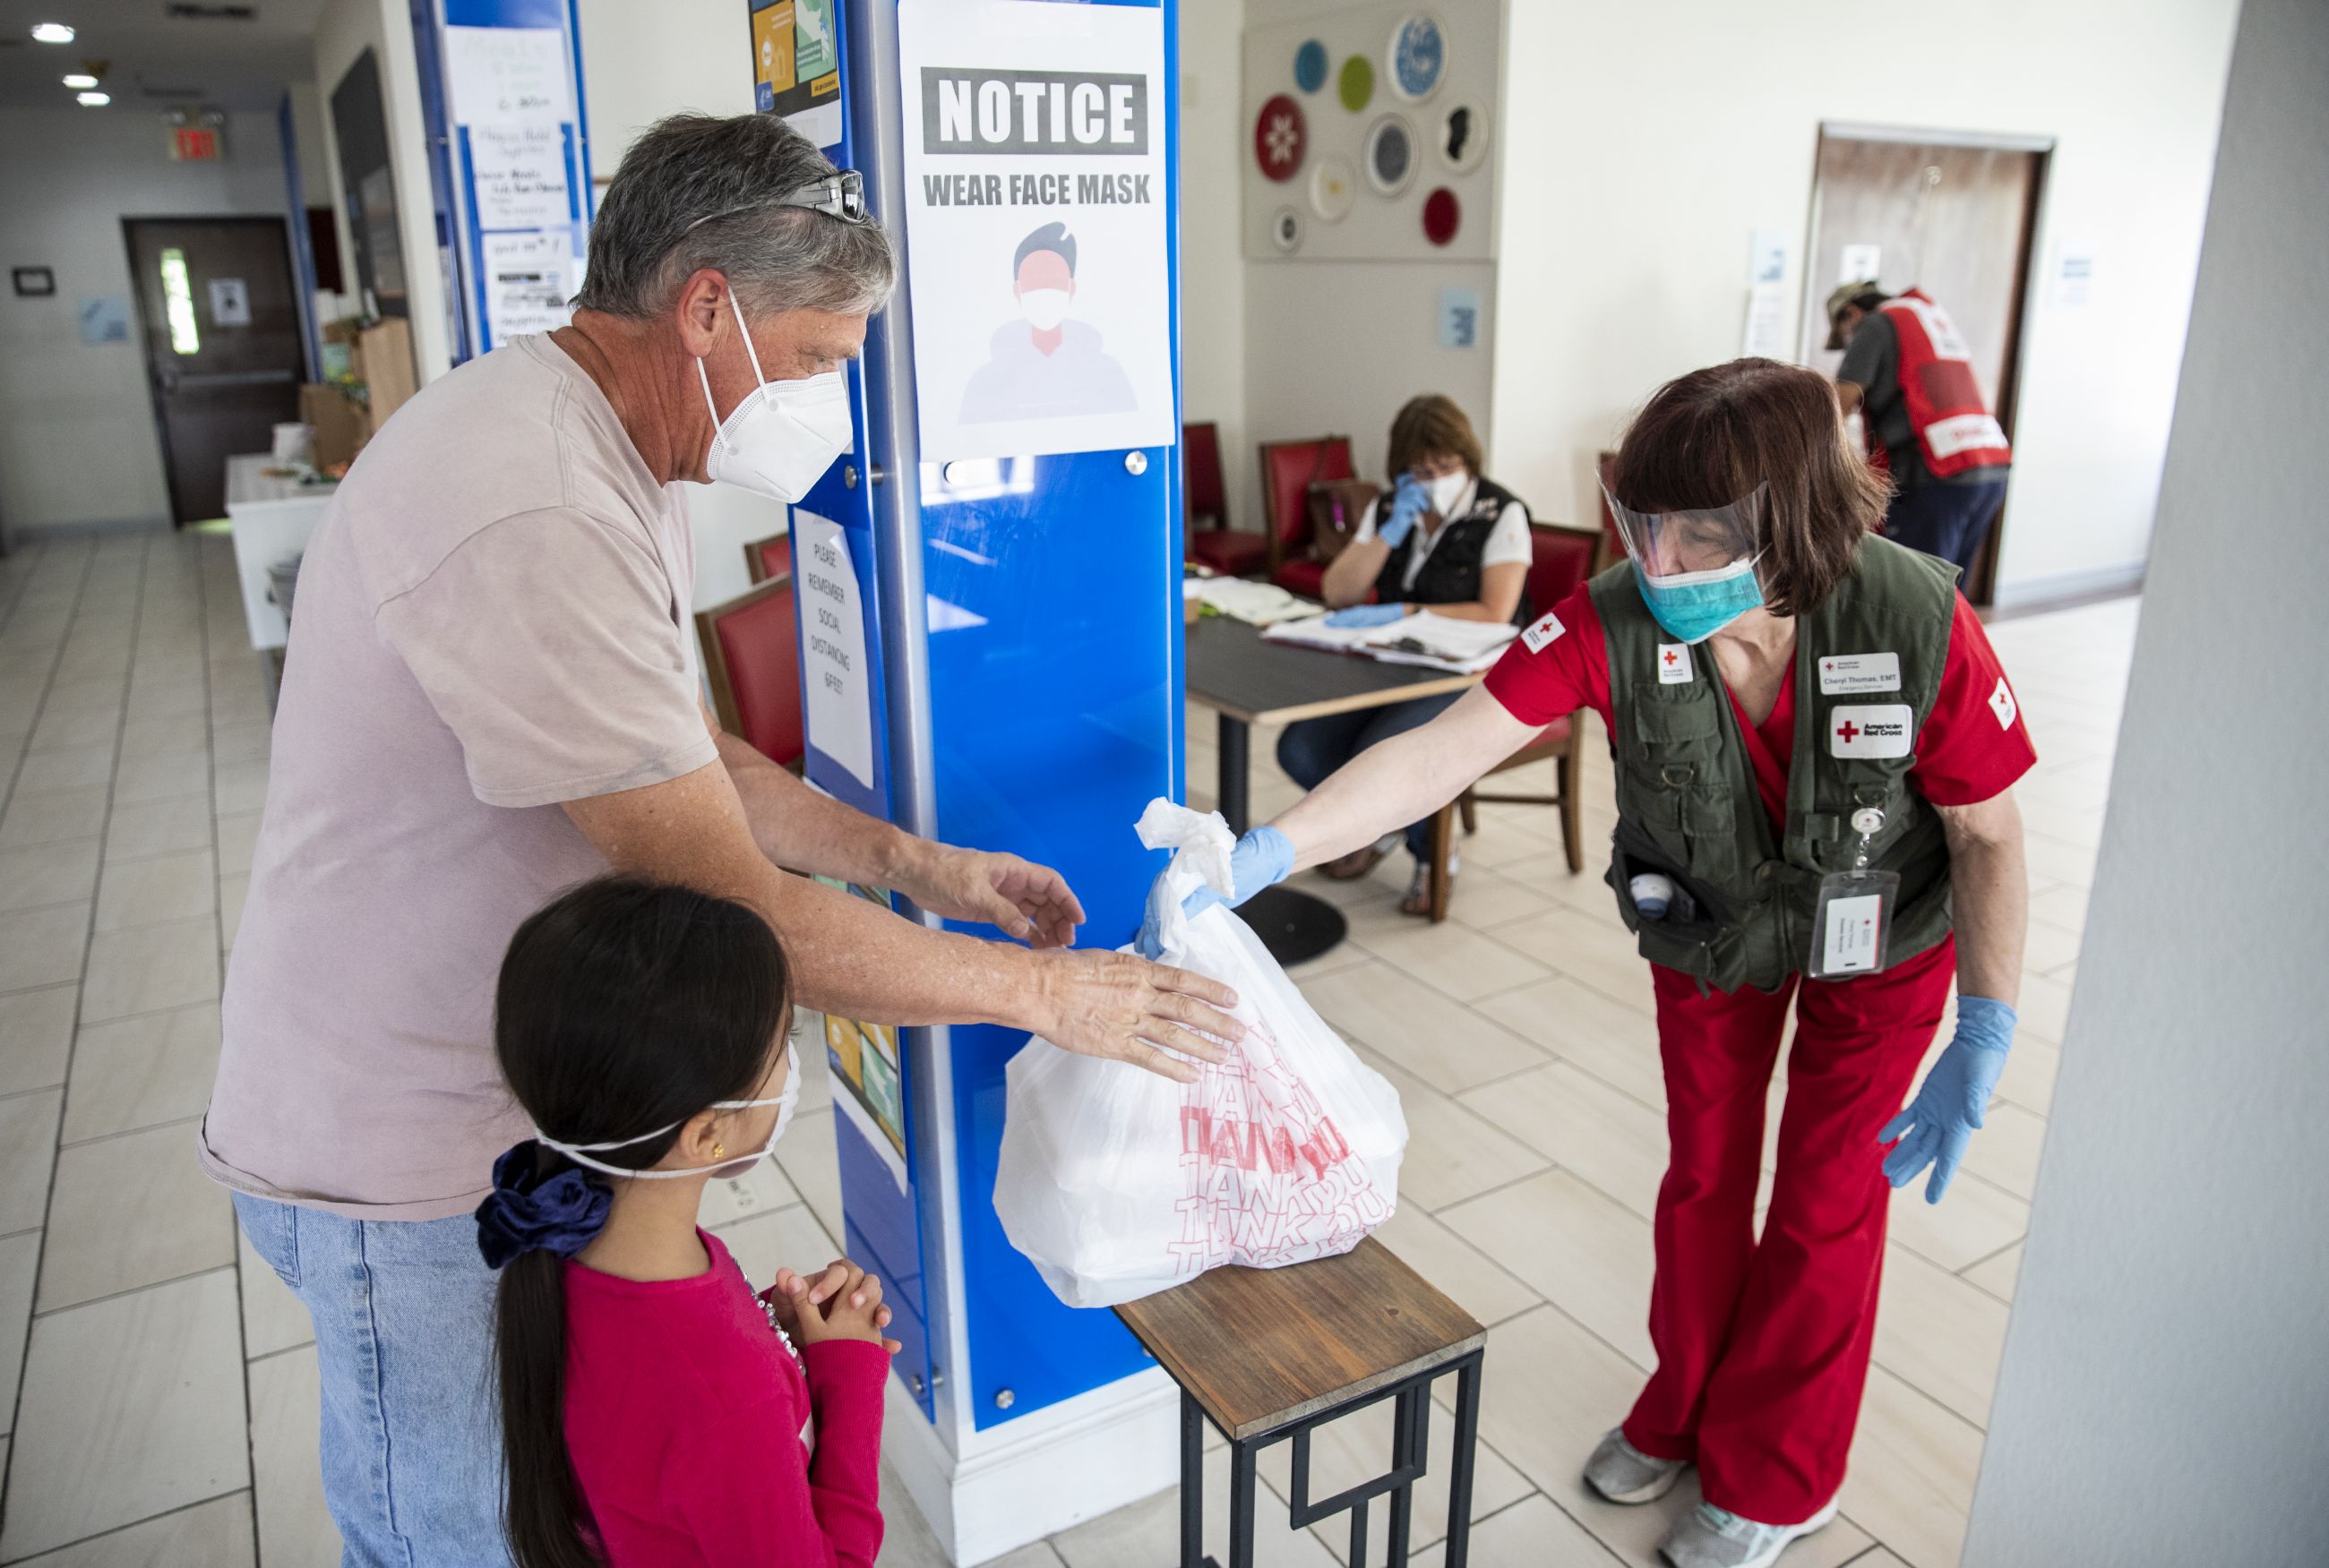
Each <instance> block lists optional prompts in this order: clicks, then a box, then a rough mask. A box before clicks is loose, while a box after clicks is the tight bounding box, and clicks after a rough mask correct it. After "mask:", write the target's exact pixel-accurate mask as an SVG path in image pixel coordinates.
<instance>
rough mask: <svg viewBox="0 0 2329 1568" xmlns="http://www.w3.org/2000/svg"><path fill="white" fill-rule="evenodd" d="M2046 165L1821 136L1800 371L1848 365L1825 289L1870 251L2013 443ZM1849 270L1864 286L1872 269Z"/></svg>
mask: <svg viewBox="0 0 2329 1568" xmlns="http://www.w3.org/2000/svg"><path fill="white" fill-rule="evenodd" d="M2045 159H2046V155H2045V154H2044V153H2041V152H2033V151H2030V150H2027V149H2023V148H2006V147H1985V146H1952V145H1932V144H1924V143H1917V142H1891V141H1869V140H1865V139H1862V138H1860V137H1857V136H1831V135H1828V134H1826V133H1825V132H1823V133H1822V135H1821V136H1820V144H1819V163H1818V170H1817V174H1816V175H1815V180H1814V183H1813V187H1812V237H1811V247H1810V253H1809V254H1810V258H1811V264H1810V268H1809V270H1808V272H1807V274H1806V280H1805V281H1806V289H1807V291H1808V293H1809V295H1810V298H1809V299H1808V301H1807V302H1806V310H1805V312H1804V318H1803V319H1804V338H1803V361H1804V362H1805V363H1806V364H1808V365H1811V366H1812V367H1814V368H1815V369H1816V370H1818V371H1821V372H1823V373H1824V374H1826V375H1831V376H1832V375H1834V373H1835V367H1836V366H1837V364H1838V363H1839V362H1841V361H1842V360H1843V354H1842V353H1841V352H1834V353H1831V352H1828V350H1827V348H1826V347H1825V344H1826V342H1827V330H1828V329H1827V316H1826V313H1825V307H1826V305H1827V296H1828V291H1829V290H1831V289H1833V288H1834V287H1835V286H1836V285H1837V284H1839V283H1842V282H1843V281H1844V280H1845V277H1844V275H1845V272H1846V270H1847V263H1848V262H1849V261H1851V260H1853V259H1854V258H1856V256H1857V255H1864V254H1865V252H1866V249H1868V248H1873V249H1874V250H1875V252H1876V254H1877V257H1878V263H1877V273H1876V277H1877V281H1878V282H1879V283H1881V285H1882V286H1884V288H1885V290H1886V292H1888V293H1894V294H1897V293H1899V292H1900V290H1902V289H1904V288H1908V287H1910V286H1917V287H1921V288H1922V289H1923V290H1924V291H1925V292H1926V293H1927V294H1928V295H1930V296H1932V297H1933V298H1934V299H1935V300H1937V301H1938V302H1939V303H1940V305H1941V306H1942V307H1943V308H1944V309H1946V310H1947V312H1948V313H1949V315H1950V316H1951V318H1952V319H1954V320H1955V321H1956V323H1957V330H1958V331H1959V332H1960V333H1963V334H1964V336H1965V340H1966V344H1967V345H1968V346H1969V347H1970V348H1971V349H1972V350H1973V362H1974V373H1975V376H1976V377H1977V378H1978V379H1979V380H1980V383H1981V391H1982V396H1983V398H1984V399H1986V400H1987V402H1988V404H1989V406H1990V408H1991V409H1992V410H1993V411H1994V412H1995V413H1996V415H1997V418H1998V422H1999V423H2000V424H2002V425H2004V427H2005V432H2006V435H2007V437H2009V438H2011V437H2012V436H2013V402H2014V396H2013V395H2014V361H2015V359H2016V357H2017V354H2018V351H2019V348H2020V327H2021V321H2022V302H2023V290H2024V288H2025V287H2026V286H2027V283H2028V279H2029V276H2030V241H2031V237H2032V231H2033V230H2034V229H2035V227H2036V218H2037V211H2038V198H2039V194H2040V192H2041V187H2042V185H2043V183H2044V179H2045ZM1851 270H1853V272H1854V275H1855V276H1857V275H1859V274H1860V273H1862V272H1864V271H1865V268H1853V269H1851ZM2005 525H2006V519H2004V518H2000V519H1999V520H1998V521H1997V524H1996V526H1994V527H1993V528H1992V529H1991V530H1989V538H1988V540H1987V542H1986V543H1985V545H1984V546H1983V549H1982V553H1981V557H1980V559H1977V560H1976V561H1975V564H1974V570H1973V573H1972V576H1971V577H1969V578H1968V579H1967V581H1966V585H1965V587H1966V596H1967V597H1968V598H1970V599H1972V600H1973V601H1974V603H1975V604H1986V603H1988V602H1989V596H1990V589H1991V586H1992V584H1993V582H1994V578H1995V577H1996V561H1997V550H1998V543H1999V540H2001V539H2002V538H2003V536H2004V531H2005Z"/></svg>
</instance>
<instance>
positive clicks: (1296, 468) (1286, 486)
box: [1261, 436, 1353, 599]
mask: <svg viewBox="0 0 2329 1568" xmlns="http://www.w3.org/2000/svg"><path fill="white" fill-rule="evenodd" d="M1352 477H1353V470H1352V467H1351V438H1350V437H1348V436H1310V437H1305V438H1303V439H1302V440H1299V441H1264V442H1262V443H1261V509H1262V518H1263V521H1264V524H1265V526H1266V530H1267V532H1268V536H1269V580H1270V581H1272V582H1274V583H1276V584H1277V585H1278V587H1282V588H1284V589H1286V590H1287V592H1289V593H1296V594H1303V595H1306V596H1309V597H1311V598H1314V599H1315V598H1316V597H1317V596H1318V586H1319V584H1320V583H1321V582H1322V581H1324V580H1325V576H1326V568H1325V567H1322V566H1320V565H1319V564H1318V563H1317V562H1316V561H1314V560H1311V559H1308V557H1307V555H1306V549H1307V548H1308V546H1309V543H1310V486H1311V484H1313V483H1315V482H1316V481H1318V480H1322V479H1349V478H1352Z"/></svg>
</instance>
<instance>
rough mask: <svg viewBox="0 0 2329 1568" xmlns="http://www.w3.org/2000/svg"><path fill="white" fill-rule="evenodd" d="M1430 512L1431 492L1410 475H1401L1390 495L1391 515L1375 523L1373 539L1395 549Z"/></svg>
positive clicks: (1421, 482) (1420, 481)
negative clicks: (1425, 514)
mask: <svg viewBox="0 0 2329 1568" xmlns="http://www.w3.org/2000/svg"><path fill="white" fill-rule="evenodd" d="M1430 510H1431V492H1430V490H1429V488H1427V487H1426V486H1425V484H1424V483H1423V481H1422V480H1420V479H1418V478H1417V477H1416V476H1415V475H1414V474H1400V476H1399V484H1397V485H1395V486H1394V487H1393V488H1392V490H1391V514H1390V515H1389V516H1388V517H1384V518H1381V520H1379V521H1377V522H1376V523H1375V537H1376V538H1377V539H1379V540H1382V541H1383V543H1385V544H1387V545H1389V546H1390V547H1391V549H1398V548H1399V547H1400V545H1401V544H1402V543H1404V542H1405V541H1406V540H1407V536H1408V535H1409V534H1410V532H1412V531H1413V530H1414V528H1415V525H1416V522H1417V521H1418V520H1419V519H1420V518H1421V517H1422V516H1423V514H1424V513H1425V512H1429V511H1430Z"/></svg>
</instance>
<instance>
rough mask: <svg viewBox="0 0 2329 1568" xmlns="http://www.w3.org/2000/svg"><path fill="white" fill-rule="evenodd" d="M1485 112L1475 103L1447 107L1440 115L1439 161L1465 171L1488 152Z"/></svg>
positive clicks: (1456, 170)
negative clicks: (1445, 111)
mask: <svg viewBox="0 0 2329 1568" xmlns="http://www.w3.org/2000/svg"><path fill="white" fill-rule="evenodd" d="M1488 139H1489V138H1488V111H1487V110H1486V109H1485V108H1481V107H1480V106H1479V105H1478V104H1476V103H1457V104H1450V105H1448V106H1447V113H1445V114H1443V115H1441V116H1440V117H1439V137H1438V141H1439V161H1440V162H1441V163H1443V164H1447V166H1448V167H1449V168H1450V169H1453V170H1454V171H1455V172H1456V173H1457V174H1470V173H1471V172H1472V171H1473V170H1475V169H1476V168H1478V167H1479V166H1480V162H1481V160H1482V159H1484V158H1485V157H1486V156H1487V155H1488Z"/></svg>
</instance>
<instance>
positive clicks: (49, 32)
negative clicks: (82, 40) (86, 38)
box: [33, 22, 73, 43]
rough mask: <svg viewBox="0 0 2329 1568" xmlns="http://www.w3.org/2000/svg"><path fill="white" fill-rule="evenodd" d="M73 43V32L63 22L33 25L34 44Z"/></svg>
mask: <svg viewBox="0 0 2329 1568" xmlns="http://www.w3.org/2000/svg"><path fill="white" fill-rule="evenodd" d="M72 41H73V30H72V29H71V28H70V27H68V26H66V25H65V24H64V23H61V22H35V23H33V42H35V43H71V42H72Z"/></svg>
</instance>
